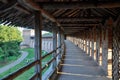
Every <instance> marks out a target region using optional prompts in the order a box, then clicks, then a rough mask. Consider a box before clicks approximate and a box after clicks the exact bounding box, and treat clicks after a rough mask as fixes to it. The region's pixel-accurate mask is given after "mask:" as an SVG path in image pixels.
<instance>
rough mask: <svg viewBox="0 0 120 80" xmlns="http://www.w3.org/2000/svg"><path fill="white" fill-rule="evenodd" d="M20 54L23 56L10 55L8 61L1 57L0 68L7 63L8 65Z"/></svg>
mask: <svg viewBox="0 0 120 80" xmlns="http://www.w3.org/2000/svg"><path fill="white" fill-rule="evenodd" d="M20 56H21V55H19V56H10V57H8V58H7V60H6V61H4V60H3V59H2V58H1V57H0V68H2V67H4V66H5V65H8V64H10V63H12V62H13V61H15V60H17V59H18V58H19V57H20Z"/></svg>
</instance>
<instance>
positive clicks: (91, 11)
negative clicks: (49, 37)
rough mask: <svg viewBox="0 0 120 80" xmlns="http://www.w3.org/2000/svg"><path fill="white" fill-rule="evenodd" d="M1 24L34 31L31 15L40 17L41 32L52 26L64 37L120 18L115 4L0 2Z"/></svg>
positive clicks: (102, 0) (106, 0)
mask: <svg viewBox="0 0 120 80" xmlns="http://www.w3.org/2000/svg"><path fill="white" fill-rule="evenodd" d="M0 5H1V6H0V22H1V23H4V24H8V25H16V26H22V27H28V28H34V11H35V10H40V11H41V12H42V15H43V29H44V30H50V29H51V28H52V26H53V24H51V23H55V24H56V25H57V27H61V28H62V29H64V32H65V34H72V33H75V32H79V31H81V30H88V29H90V28H93V27H96V26H99V24H104V23H105V21H106V20H107V19H108V18H110V17H111V18H112V19H113V20H116V19H117V17H118V16H119V15H120V1H119V0H118V1H117V0H0Z"/></svg>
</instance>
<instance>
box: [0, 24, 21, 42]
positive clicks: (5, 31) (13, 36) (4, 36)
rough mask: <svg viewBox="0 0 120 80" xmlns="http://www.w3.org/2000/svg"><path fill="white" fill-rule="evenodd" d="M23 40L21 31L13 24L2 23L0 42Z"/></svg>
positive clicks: (0, 26)
mask: <svg viewBox="0 0 120 80" xmlns="http://www.w3.org/2000/svg"><path fill="white" fill-rule="evenodd" d="M9 41H18V42H21V41H22V36H21V33H20V31H19V30H18V29H17V28H16V27H13V26H5V25H0V42H9Z"/></svg>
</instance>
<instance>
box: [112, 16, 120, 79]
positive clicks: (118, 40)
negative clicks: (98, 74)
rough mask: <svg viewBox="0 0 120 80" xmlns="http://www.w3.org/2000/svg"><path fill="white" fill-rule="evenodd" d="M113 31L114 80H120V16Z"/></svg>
mask: <svg viewBox="0 0 120 80" xmlns="http://www.w3.org/2000/svg"><path fill="white" fill-rule="evenodd" d="M112 29H113V43H112V46H113V47H112V49H113V50H112V76H113V77H112V80H120V16H119V17H118V19H117V21H116V24H114V27H113V28H112Z"/></svg>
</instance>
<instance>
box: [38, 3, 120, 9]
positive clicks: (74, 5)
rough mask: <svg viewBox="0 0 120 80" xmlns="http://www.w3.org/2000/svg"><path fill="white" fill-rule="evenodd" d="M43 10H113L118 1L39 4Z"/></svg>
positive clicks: (118, 5) (119, 5) (118, 4)
mask: <svg viewBox="0 0 120 80" xmlns="http://www.w3.org/2000/svg"><path fill="white" fill-rule="evenodd" d="M40 5H43V8H44V9H76V8H77V9H83V8H85V9H86V8H115V7H120V1H107V2H104V1H99V2H97V3H96V2H94V1H91V2H82V1H79V2H72V1H71V2H52V3H51V2H41V3H40Z"/></svg>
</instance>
